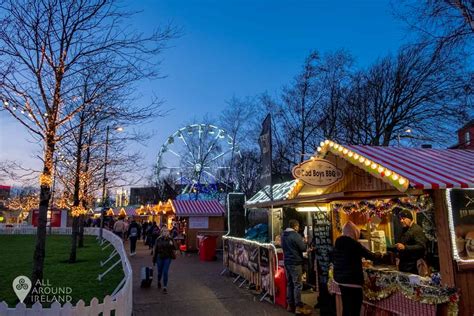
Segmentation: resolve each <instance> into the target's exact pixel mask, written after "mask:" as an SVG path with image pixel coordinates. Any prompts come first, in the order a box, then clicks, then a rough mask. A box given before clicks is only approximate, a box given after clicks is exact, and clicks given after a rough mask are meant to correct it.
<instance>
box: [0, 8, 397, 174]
mask: <svg viewBox="0 0 474 316" xmlns="http://www.w3.org/2000/svg"><path fill="white" fill-rule="evenodd" d="M126 5H127V6H130V8H132V9H135V10H141V11H142V12H141V13H139V14H138V15H137V16H136V17H135V18H134V20H133V21H131V24H132V26H133V27H134V28H136V29H138V30H139V31H142V32H144V33H146V32H147V31H148V30H150V29H152V28H156V27H158V26H159V25H162V24H166V23H167V22H172V23H173V24H174V25H175V26H177V27H180V28H181V29H182V33H183V34H182V36H181V37H179V38H177V39H175V40H173V41H171V42H170V43H169V46H170V47H169V48H168V49H167V50H165V51H164V52H163V54H162V60H163V62H162V67H161V69H162V73H163V74H164V75H166V78H164V79H160V80H157V81H154V82H145V83H142V84H141V86H140V91H139V92H140V93H141V94H143V95H144V96H145V98H144V99H143V100H140V99H138V100H137V102H141V101H142V102H145V101H146V100H149V96H150V95H151V93H152V92H153V91H154V93H155V94H156V95H157V96H159V97H160V98H161V99H163V100H164V101H165V105H164V107H165V108H168V109H172V111H171V112H170V113H169V115H168V116H167V117H166V118H157V119H155V120H153V122H151V123H150V124H148V125H147V126H145V128H146V129H148V130H152V131H154V132H155V134H154V136H153V138H152V139H150V140H149V141H148V143H147V144H146V146H141V145H136V146H134V148H135V149H138V150H140V151H141V152H142V153H143V154H144V155H145V157H146V163H147V164H148V165H151V164H153V163H154V161H155V159H156V155H157V153H158V150H159V148H160V146H161V145H162V143H163V141H164V140H165V139H166V138H167V136H168V135H170V134H172V133H173V132H174V131H175V130H177V129H178V128H180V127H182V126H184V125H186V124H188V123H191V122H196V123H199V122H198V121H199V120H200V119H201V118H203V117H204V116H205V115H208V116H211V117H218V115H219V112H220V111H221V109H222V108H223V106H224V105H225V100H228V99H230V98H231V97H232V96H236V97H245V96H254V95H257V94H259V93H262V92H265V91H267V92H268V93H270V94H272V95H275V94H277V93H278V90H279V88H281V87H282V85H284V84H287V83H289V82H290V81H291V80H292V78H293V76H294V75H296V74H297V73H298V72H299V71H300V69H301V65H302V63H303V61H304V59H305V57H306V56H307V55H308V53H309V52H310V51H311V50H314V49H316V50H318V51H320V52H322V53H324V52H327V51H329V50H335V49H339V48H344V49H347V50H348V51H349V52H351V53H352V54H353V56H354V57H355V58H356V62H357V64H358V65H359V66H367V65H369V64H370V63H371V62H373V61H374V60H376V59H377V58H378V57H380V56H383V55H385V54H387V53H389V52H395V51H396V49H397V48H398V47H399V46H400V45H401V44H402V43H403V42H404V41H405V40H404V35H405V34H406V33H405V31H406V30H405V29H404V26H403V24H402V23H401V22H400V21H398V20H396V18H394V17H393V15H392V13H391V7H390V4H389V1H388V0H365V1H355V0H352V1H351V0H340V1H329V0H327V1H290V0H287V1H282V0H281V1H280V0H279V1H276V0H273V1H259V0H253V1H247V0H246V1H244V0H241V1H230V0H225V1H222V0H221V1H218V0H214V1H211V0H200V1H196V0H190V1H177V0H176V1H172V0H168V1H157V0H140V1H135V2H132V1H129V2H126ZM0 126H1V133H0V149H1V150H0V160H5V159H9V160H17V161H19V162H21V163H23V164H24V165H25V166H27V167H34V168H38V169H39V166H40V165H41V162H40V161H39V159H38V158H36V157H35V156H36V155H38V154H39V153H40V152H39V149H40V148H39V146H38V145H36V144H33V143H31V142H29V141H28V140H30V139H31V137H30V136H29V134H28V133H27V132H26V131H25V130H24V128H23V127H22V126H20V125H19V124H18V123H17V122H16V121H14V120H13V119H11V118H10V117H9V116H8V115H7V114H6V113H2V114H0Z"/></svg>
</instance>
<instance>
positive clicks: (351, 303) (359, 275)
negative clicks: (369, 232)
mask: <svg viewBox="0 0 474 316" xmlns="http://www.w3.org/2000/svg"><path fill="white" fill-rule="evenodd" d="M359 237H360V231H359V229H358V228H357V226H356V225H355V224H354V223H352V222H351V221H349V222H347V223H346V224H345V225H344V227H343V228H342V236H339V237H338V238H337V239H336V244H335V246H334V253H333V261H334V280H335V281H336V282H337V283H338V284H339V288H340V290H341V296H342V315H343V316H359V315H360V310H361V307H362V300H363V293H362V285H363V284H364V274H363V270H362V258H366V259H370V260H376V259H380V258H381V255H380V254H374V253H372V252H370V251H369V250H367V249H366V248H365V247H364V246H362V245H361V244H360V243H359V242H358V240H359Z"/></svg>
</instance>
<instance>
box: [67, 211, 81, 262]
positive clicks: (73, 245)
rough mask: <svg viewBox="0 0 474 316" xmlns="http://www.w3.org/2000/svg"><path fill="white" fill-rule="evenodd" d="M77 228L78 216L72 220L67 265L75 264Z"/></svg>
mask: <svg viewBox="0 0 474 316" xmlns="http://www.w3.org/2000/svg"><path fill="white" fill-rule="evenodd" d="M78 226H79V216H74V217H73V219H72V236H71V253H70V254H69V263H74V262H76V249H77V230H78Z"/></svg>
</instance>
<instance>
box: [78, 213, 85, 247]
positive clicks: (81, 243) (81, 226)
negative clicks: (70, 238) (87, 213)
mask: <svg viewBox="0 0 474 316" xmlns="http://www.w3.org/2000/svg"><path fill="white" fill-rule="evenodd" d="M77 248H84V215H81V216H79V236H78V240H77Z"/></svg>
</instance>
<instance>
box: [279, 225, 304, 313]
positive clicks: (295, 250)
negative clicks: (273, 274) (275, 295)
mask: <svg viewBox="0 0 474 316" xmlns="http://www.w3.org/2000/svg"><path fill="white" fill-rule="evenodd" d="M288 226H289V227H288V228H287V229H286V230H285V231H284V232H283V236H282V238H281V246H282V248H283V256H284V262H285V274H286V280H287V286H286V300H287V302H288V308H287V310H288V311H289V312H292V313H296V314H306V311H305V309H304V304H303V302H302V301H301V290H302V289H303V282H302V276H303V262H304V258H303V252H304V251H306V244H305V243H304V240H303V237H302V236H301V235H300V234H299V233H298V231H299V228H300V224H299V222H298V221H297V220H295V219H291V220H290V221H289V225H288Z"/></svg>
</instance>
